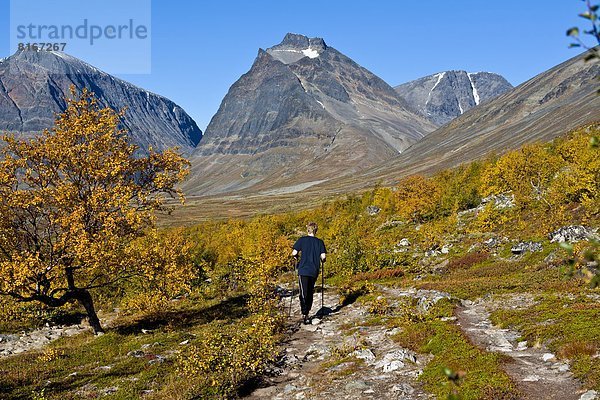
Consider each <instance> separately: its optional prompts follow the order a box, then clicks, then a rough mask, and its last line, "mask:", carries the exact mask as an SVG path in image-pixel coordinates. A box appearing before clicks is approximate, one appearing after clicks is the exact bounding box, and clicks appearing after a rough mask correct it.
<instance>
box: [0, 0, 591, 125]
mask: <svg viewBox="0 0 600 400" xmlns="http://www.w3.org/2000/svg"><path fill="white" fill-rule="evenodd" d="M13 1H19V2H26V1H27V0H13ZM47 1H48V2H49V3H52V4H56V12H61V8H60V4H61V0H53V1H49V0H47ZM65 1H66V0H65ZM122 1H123V2H127V0H122ZM148 1H149V0H148ZM9 10H10V1H9V0H0V27H2V28H0V29H3V30H4V33H3V34H2V35H0V57H4V56H8V55H10V54H12V53H13V52H14V51H15V49H13V48H11V45H10V32H9V23H10V12H9ZM583 10H584V3H583V2H582V1H580V0H551V1H545V2H541V1H523V0H504V1H495V2H486V1H481V0H479V1H476V0H454V1H448V0H428V1H416V0H389V1H388V0H380V1H377V0H371V1H354V0H344V1H340V0H320V1H313V0H303V1H297V0H296V1H286V0H278V1H275V0H254V1H247V0H245V1H242V0H239V1H226V0H221V1H202V0H198V1H190V0H188V1H183V0H168V1H167V0H152V13H151V15H152V26H151V47H152V53H151V73H150V74H137V75H134V74H120V75H118V76H119V77H121V78H123V79H126V80H128V81H130V82H132V83H134V84H136V85H138V86H141V87H143V88H145V89H148V90H150V91H153V92H155V93H158V94H161V95H164V96H166V97H168V98H170V99H172V100H173V101H175V102H176V103H178V104H179V105H181V106H182V107H183V108H184V109H185V110H186V111H187V112H188V113H189V114H190V115H191V116H192V117H193V118H194V119H195V120H196V122H197V123H198V125H199V126H200V128H201V129H202V130H204V129H205V128H206V125H207V124H208V122H209V121H210V118H211V117H212V116H213V115H214V113H215V112H216V111H217V109H218V107H219V104H220V102H221V100H222V98H223V96H224V95H225V94H226V93H227V90H228V89H229V87H230V86H231V84H233V82H235V81H236V80H237V79H238V78H239V77H240V75H242V74H243V73H245V72H246V71H247V70H248V69H249V68H250V66H251V64H252V62H253V60H254V58H255V57H256V53H257V51H258V48H259V47H262V48H266V47H270V46H272V45H274V44H277V43H279V42H280V41H281V39H282V38H283V36H284V35H285V33H287V32H295V33H302V34H305V35H307V36H311V37H313V36H318V37H323V38H324V39H325V41H326V43H327V44H328V45H329V46H332V47H335V48H336V49H338V50H339V51H341V52H342V53H344V54H346V55H347V56H349V57H351V58H352V59H354V61H356V62H357V63H359V64H361V65H362V66H364V67H366V68H367V69H369V70H371V71H372V72H374V73H375V74H377V75H378V76H380V77H381V78H383V79H384V80H385V81H386V82H388V83H389V84H391V85H393V86H394V85H398V84H401V83H404V82H407V81H410V80H413V79H416V78H419V77H421V76H425V75H429V74H432V73H436V72H439V71H444V70H450V69H465V70H468V71H472V72H475V71H490V72H496V73H499V74H501V75H503V76H504V77H505V78H507V79H508V80H509V81H510V82H511V83H512V84H514V85H518V84H520V83H522V82H524V81H526V80H527V79H529V78H531V77H533V76H535V75H536V74H538V73H540V72H543V71H545V70H547V69H549V68H551V67H553V66H554V65H556V64H559V63H560V62H562V61H565V60H567V59H569V58H571V57H573V56H575V55H576V54H577V53H578V51H576V50H573V49H568V48H567V45H568V43H569V40H568V38H567V37H566V36H565V31H566V29H567V28H569V27H571V26H574V25H579V26H585V25H584V22H585V21H584V20H582V19H581V18H578V17H577V14H578V13H579V12H582V11H583ZM120 11H121V10H119V9H110V8H108V9H107V10H106V11H105V12H106V15H108V16H109V17H110V15H111V14H113V13H114V15H115V16H117V15H119V12H120ZM31 12H32V13H35V12H36V11H35V9H32V11H31ZM74 55H77V54H74ZM102 56H103V57H111V53H110V51H106V53H105V54H102ZM112 56H113V57H114V55H112Z"/></svg>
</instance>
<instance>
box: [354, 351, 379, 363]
mask: <svg viewBox="0 0 600 400" xmlns="http://www.w3.org/2000/svg"><path fill="white" fill-rule="evenodd" d="M352 355H353V356H354V357H356V358H358V359H361V360H365V361H367V362H370V361H373V360H375V354H373V352H372V351H371V350H370V349H361V350H355V351H354V352H353V353H352Z"/></svg>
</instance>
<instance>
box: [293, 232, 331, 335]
mask: <svg viewBox="0 0 600 400" xmlns="http://www.w3.org/2000/svg"><path fill="white" fill-rule="evenodd" d="M317 229H318V227H317V224H316V223H315V222H309V223H308V225H307V226H306V230H307V231H308V236H303V237H301V238H300V239H298V240H297V241H296V243H295V244H294V248H293V250H292V256H294V258H297V257H298V254H300V262H299V263H298V264H297V265H296V268H297V270H298V285H299V287H300V309H301V311H302V319H303V322H304V323H305V324H310V323H311V320H310V318H309V316H308V314H309V312H310V309H311V308H312V303H313V295H314V291H315V282H316V281H317V277H318V276H319V271H320V267H321V262H325V259H326V257H327V250H325V243H324V242H323V241H322V240H321V239H319V238H317V237H316V236H315V235H316V234H317Z"/></svg>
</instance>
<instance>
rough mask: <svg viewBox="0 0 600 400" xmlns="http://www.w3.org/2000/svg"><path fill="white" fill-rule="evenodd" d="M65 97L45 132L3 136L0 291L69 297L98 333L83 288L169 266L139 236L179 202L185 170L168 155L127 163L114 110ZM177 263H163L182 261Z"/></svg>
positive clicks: (130, 152)
mask: <svg viewBox="0 0 600 400" xmlns="http://www.w3.org/2000/svg"><path fill="white" fill-rule="evenodd" d="M71 95H72V97H73V98H72V99H69V100H67V109H66V110H65V112H63V113H62V114H60V115H58V116H57V119H56V122H55V126H54V128H52V129H51V130H46V131H44V132H43V133H42V134H41V135H40V136H37V137H35V138H33V139H17V138H15V137H14V136H4V137H3V138H2V139H3V141H4V143H3V144H1V145H0V147H1V149H0V293H1V294H4V295H8V296H12V297H13V298H14V299H16V300H18V301H21V302H32V301H36V302H41V303H43V304H45V305H47V306H50V307H59V306H63V305H64V304H66V303H68V302H72V301H75V300H76V301H78V302H79V303H81V305H83V306H84V307H85V309H86V311H87V314H88V317H89V320H90V323H91V325H92V326H93V328H94V330H95V331H96V332H98V331H101V330H102V327H101V326H100V323H99V321H98V318H97V316H96V313H95V309H94V305H93V302H92V297H91V295H90V290H94V289H97V288H101V287H103V286H106V285H113V284H116V283H118V282H120V281H122V280H124V279H128V278H131V277H134V276H139V275H146V276H153V275H155V274H156V271H158V270H161V271H162V270H168V268H170V267H169V266H168V265H167V266H164V265H162V264H161V263H162V261H160V262H158V261H157V260H158V258H159V257H158V256H159V253H160V251H163V250H156V251H154V254H153V250H152V246H153V245H154V244H153V243H155V242H152V241H151V243H150V242H148V240H150V238H151V236H145V234H146V231H147V230H148V229H149V228H152V226H153V224H154V218H155V217H154V212H155V211H156V210H161V209H163V208H164V200H165V196H171V197H173V196H180V197H181V193H180V192H179V191H178V190H177V189H176V188H175V185H176V184H177V183H178V182H180V181H181V180H182V179H183V178H184V177H185V175H186V173H187V164H188V163H187V161H186V160H184V159H183V158H182V157H181V156H180V155H179V154H177V152H176V151H174V150H167V151H165V152H162V153H157V152H154V151H152V150H151V149H150V150H149V152H148V154H146V155H144V156H136V151H137V148H136V146H134V145H132V144H130V143H129V141H128V138H127V135H126V132H125V131H123V130H121V129H119V122H120V119H121V118H122V117H123V116H124V113H123V112H120V113H117V112H115V111H113V110H111V109H110V108H102V107H101V106H100V105H99V104H98V103H97V100H96V99H95V98H94V96H93V94H92V93H91V92H89V91H87V90H85V89H84V90H83V92H82V93H81V94H80V95H79V96H78V95H77V93H76V92H75V90H74V89H71ZM142 237H146V238H147V241H146V242H145V243H143V245H142V246H141V247H140V246H139V240H140V238H142ZM149 248H150V250H148V249H149ZM182 248H185V246H182ZM173 249H177V250H179V249H180V248H179V247H173ZM157 252H158V254H157ZM178 257H179V256H177V255H173V254H171V255H167V257H166V260H167V261H166V263H167V264H174V263H175V264H178V265H181V264H185V262H184V260H181V259H179V258H178ZM160 258H162V257H160ZM166 273H167V274H168V271H167V272H166Z"/></svg>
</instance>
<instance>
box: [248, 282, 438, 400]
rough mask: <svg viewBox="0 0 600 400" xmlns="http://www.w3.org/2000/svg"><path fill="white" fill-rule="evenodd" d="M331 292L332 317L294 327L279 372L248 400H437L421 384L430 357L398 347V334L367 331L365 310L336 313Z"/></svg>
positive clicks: (355, 306) (328, 298) (351, 307)
mask: <svg viewBox="0 0 600 400" xmlns="http://www.w3.org/2000/svg"><path fill="white" fill-rule="evenodd" d="M332 291H333V290H330V291H329V292H327V290H326V292H327V293H326V295H325V298H324V302H325V306H326V308H327V307H329V309H330V310H331V309H333V310H332V313H331V314H329V315H327V316H326V317H324V318H323V319H322V320H318V319H315V320H314V321H313V322H314V324H313V325H300V324H295V325H294V327H293V333H292V335H291V337H290V339H289V341H288V342H287V343H285V354H284V356H283V359H282V360H281V363H280V366H279V367H280V368H279V369H278V370H277V371H275V372H276V373H275V374H273V376H271V377H269V378H267V379H266V381H265V382H263V385H261V386H262V387H260V388H258V389H256V390H254V391H253V392H252V393H251V394H250V395H249V396H247V398H248V399H322V398H331V399H415V400H418V399H429V398H432V397H431V396H430V395H429V394H427V393H426V392H424V391H423V389H422V388H421V387H420V384H419V383H418V382H417V380H416V378H417V377H418V376H419V374H420V373H421V371H422V368H423V366H424V365H425V364H426V363H427V362H428V360H429V358H428V356H423V355H419V354H416V353H414V352H412V351H410V350H408V349H404V348H402V347H400V346H398V345H397V344H396V343H395V342H394V341H393V340H392V339H391V338H390V336H391V335H393V334H394V333H395V331H394V330H393V329H387V328H385V327H383V326H377V325H371V326H362V325H361V324H362V323H363V322H364V321H365V319H366V318H367V317H368V311H367V310H366V307H365V306H362V305H359V304H357V303H354V304H350V305H348V306H346V307H343V308H340V309H336V308H335V307H336V305H337V304H338V302H339V298H338V297H337V296H335V295H333V294H331V292H332ZM319 296H320V295H316V296H315V304H316V305H317V307H315V309H318V308H319V307H318V306H320V297H319ZM288 299H289V298H288ZM287 301H289V300H287ZM294 303H295V304H294V306H293V308H294V313H293V316H292V318H294V319H296V320H299V319H300V314H299V311H298V304H297V301H296V299H294Z"/></svg>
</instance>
